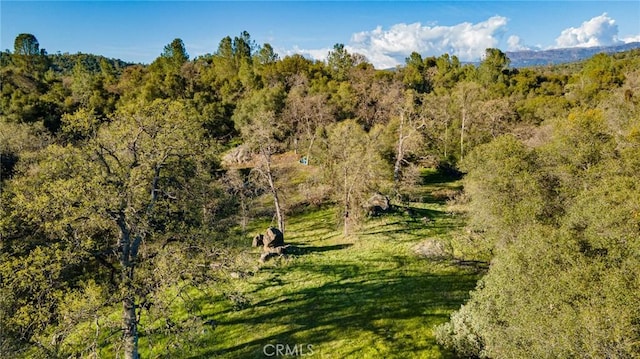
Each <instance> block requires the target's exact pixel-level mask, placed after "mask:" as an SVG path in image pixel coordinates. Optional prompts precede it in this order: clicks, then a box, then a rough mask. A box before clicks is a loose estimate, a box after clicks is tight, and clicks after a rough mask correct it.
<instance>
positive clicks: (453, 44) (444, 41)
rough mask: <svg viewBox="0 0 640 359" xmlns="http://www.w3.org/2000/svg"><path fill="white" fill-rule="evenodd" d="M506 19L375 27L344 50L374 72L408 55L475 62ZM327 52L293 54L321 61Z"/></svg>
mask: <svg viewBox="0 0 640 359" xmlns="http://www.w3.org/2000/svg"><path fill="white" fill-rule="evenodd" d="M506 25H507V18H505V17H502V16H493V17H490V18H489V19H487V20H486V21H482V22H479V23H476V24H472V23H469V22H463V23H460V24H457V25H453V26H438V25H431V26H426V25H422V24H421V23H419V22H417V23H413V24H404V23H400V24H396V25H393V26H391V28H389V29H383V28H382V27H381V26H378V27H377V28H375V29H374V30H371V31H362V32H358V33H355V34H353V35H352V37H351V41H350V43H349V44H347V45H346V46H345V47H346V49H347V51H349V52H350V53H356V52H357V53H360V54H362V55H364V56H366V57H367V59H368V60H369V61H370V62H371V63H372V64H373V65H374V66H375V67H376V68H390V67H394V66H396V65H400V64H403V63H404V60H405V58H406V57H408V56H409V55H410V54H411V53H412V52H414V51H415V52H419V53H420V54H422V55H424V56H440V55H442V54H444V53H449V54H451V55H456V56H458V58H460V60H462V61H478V60H479V59H480V58H481V57H482V55H484V53H485V50H486V49H487V48H491V47H497V46H498V42H499V37H500V36H502V34H503V33H504V31H505V27H506ZM328 51H329V50H328V49H322V50H300V49H297V50H294V51H293V52H295V53H300V54H303V55H311V57H313V58H315V59H318V60H324V59H326V56H327V53H328Z"/></svg>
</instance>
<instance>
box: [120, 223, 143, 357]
mask: <svg viewBox="0 0 640 359" xmlns="http://www.w3.org/2000/svg"><path fill="white" fill-rule="evenodd" d="M116 222H117V224H118V227H119V228H120V238H119V241H118V248H119V249H120V265H121V266H122V283H121V284H120V285H121V288H122V292H123V294H124V297H123V298H122V307H123V313H122V326H123V328H122V331H123V334H122V340H123V342H124V357H125V359H138V358H139V357H140V356H139V354H138V319H137V317H136V298H135V291H134V288H133V275H134V268H135V260H132V259H135V257H136V256H137V254H138V246H139V245H140V239H139V238H136V239H135V240H134V241H133V243H132V241H131V231H130V229H129V227H128V225H127V222H126V221H125V217H124V214H123V213H122V212H120V213H119V215H118V218H117V220H116Z"/></svg>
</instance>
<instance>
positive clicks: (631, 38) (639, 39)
mask: <svg viewBox="0 0 640 359" xmlns="http://www.w3.org/2000/svg"><path fill="white" fill-rule="evenodd" d="M622 41H624V43H625V44H628V43H630V42H640V35H636V36H628V37H625V38H623V39H622Z"/></svg>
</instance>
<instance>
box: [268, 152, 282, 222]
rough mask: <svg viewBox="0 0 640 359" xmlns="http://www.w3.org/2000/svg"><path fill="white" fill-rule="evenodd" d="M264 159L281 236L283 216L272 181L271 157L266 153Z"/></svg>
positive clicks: (276, 190) (276, 189)
mask: <svg viewBox="0 0 640 359" xmlns="http://www.w3.org/2000/svg"><path fill="white" fill-rule="evenodd" d="M263 155H264V159H265V162H266V165H267V172H266V176H267V181H268V182H269V188H270V189H271V194H272V195H273V204H274V206H275V208H276V217H277V219H278V229H279V230H280V232H282V234H284V215H283V214H282V208H281V207H280V197H279V195H278V188H277V187H276V184H275V181H274V180H273V172H272V171H271V155H270V154H268V153H264V152H263Z"/></svg>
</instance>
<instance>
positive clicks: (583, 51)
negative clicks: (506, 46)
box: [506, 42, 640, 68]
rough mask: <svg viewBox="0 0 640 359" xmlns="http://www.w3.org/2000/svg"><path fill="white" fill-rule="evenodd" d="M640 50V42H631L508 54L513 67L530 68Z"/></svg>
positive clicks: (511, 52)
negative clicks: (597, 55) (601, 54)
mask: <svg viewBox="0 0 640 359" xmlns="http://www.w3.org/2000/svg"><path fill="white" fill-rule="evenodd" d="M637 48H640V42H631V43H627V44H623V45H614V46H596V47H574V48H569V49H551V50H537V51H532V50H529V51H507V52H506V54H507V56H508V57H509V59H511V66H513V67H516V68H520V67H530V66H546V65H558V64H564V63H569V62H576V61H582V60H586V59H588V58H590V57H592V56H593V55H595V54H599V53H605V54H615V53H618V52H624V51H629V50H633V49H637Z"/></svg>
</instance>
